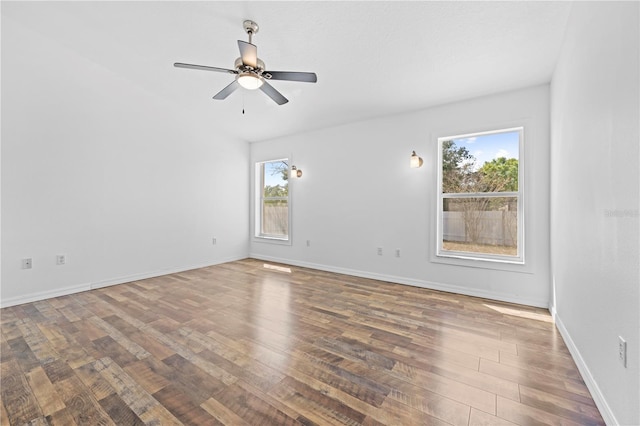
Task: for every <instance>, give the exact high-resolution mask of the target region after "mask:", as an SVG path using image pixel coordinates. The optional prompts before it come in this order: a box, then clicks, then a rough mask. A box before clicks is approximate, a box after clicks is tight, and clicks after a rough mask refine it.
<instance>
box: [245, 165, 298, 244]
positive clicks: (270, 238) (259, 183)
mask: <svg viewBox="0 0 640 426" xmlns="http://www.w3.org/2000/svg"><path fill="white" fill-rule="evenodd" d="M278 161H282V162H285V163H286V164H287V167H288V168H289V176H290V174H291V163H290V158H289V157H280V158H274V159H271V160H263V161H256V162H255V168H254V173H255V184H254V188H255V191H254V193H255V202H254V205H255V208H254V235H253V237H254V241H258V242H270V243H275V244H288V245H290V244H291V190H292V185H291V181H292V179H291V177H289V180H288V181H287V196H286V197H269V199H270V200H276V199H281V200H287V216H288V217H287V235H286V236H281V235H275V234H264V233H262V211H263V202H264V165H265V164H266V163H275V162H278Z"/></svg>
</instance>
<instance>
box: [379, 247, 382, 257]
mask: <svg viewBox="0 0 640 426" xmlns="http://www.w3.org/2000/svg"><path fill="white" fill-rule="evenodd" d="M378 256H382V247H378Z"/></svg>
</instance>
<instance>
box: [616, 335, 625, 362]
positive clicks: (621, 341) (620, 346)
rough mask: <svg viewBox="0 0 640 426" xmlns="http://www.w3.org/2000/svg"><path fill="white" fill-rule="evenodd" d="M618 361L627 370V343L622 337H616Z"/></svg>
mask: <svg viewBox="0 0 640 426" xmlns="http://www.w3.org/2000/svg"><path fill="white" fill-rule="evenodd" d="M618 359H619V360H620V362H621V363H622V366H623V367H624V368H627V341H626V340H624V339H623V338H622V336H618Z"/></svg>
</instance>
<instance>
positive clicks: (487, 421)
mask: <svg viewBox="0 0 640 426" xmlns="http://www.w3.org/2000/svg"><path fill="white" fill-rule="evenodd" d="M469 426H516V423H511V422H510V421H507V420H504V419H501V418H500V417H496V416H494V415H492V414H488V413H485V412H484V411H480V410H476V409H475V408H472V409H471V416H470V417H469Z"/></svg>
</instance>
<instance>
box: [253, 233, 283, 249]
mask: <svg viewBox="0 0 640 426" xmlns="http://www.w3.org/2000/svg"><path fill="white" fill-rule="evenodd" d="M253 241H254V242H256V243H268V244H279V245H286V246H290V245H291V239H290V238H289V237H284V238H283V237H274V236H269V235H256V236H254V237H253Z"/></svg>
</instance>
